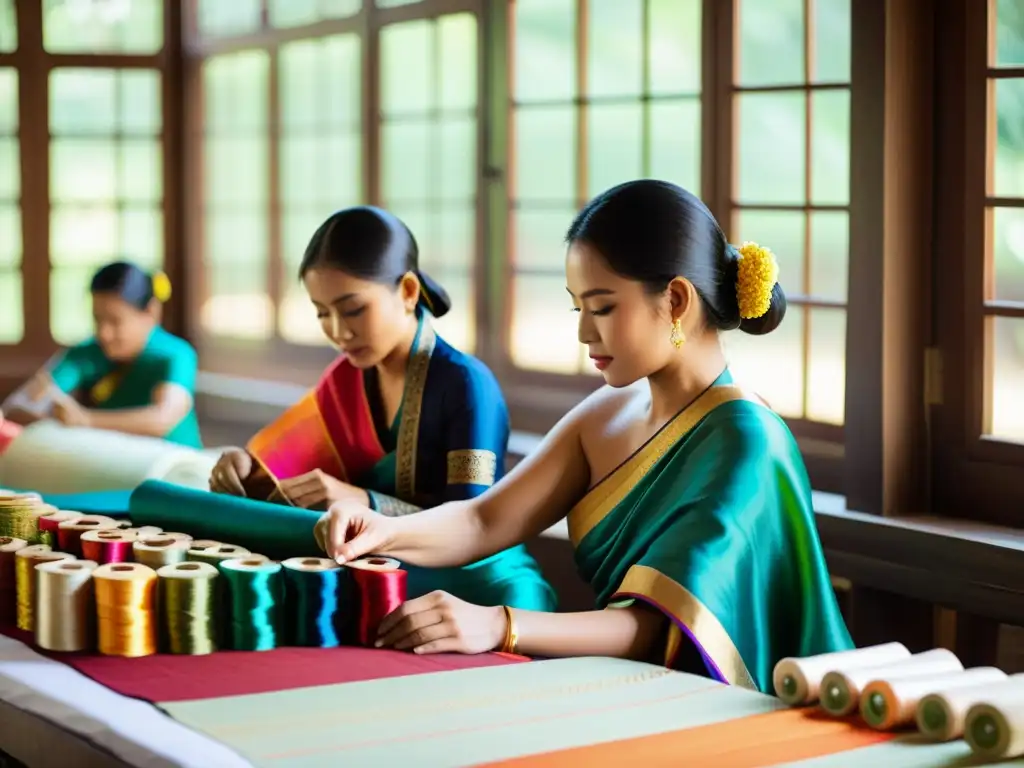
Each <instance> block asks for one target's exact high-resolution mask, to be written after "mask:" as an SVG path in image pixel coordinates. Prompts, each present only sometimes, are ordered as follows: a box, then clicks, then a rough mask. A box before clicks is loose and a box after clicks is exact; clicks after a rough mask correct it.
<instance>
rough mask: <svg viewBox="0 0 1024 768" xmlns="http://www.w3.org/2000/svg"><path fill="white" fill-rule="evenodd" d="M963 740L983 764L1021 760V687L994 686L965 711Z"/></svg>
mask: <svg viewBox="0 0 1024 768" xmlns="http://www.w3.org/2000/svg"><path fill="white" fill-rule="evenodd" d="M964 740H965V741H966V742H967V743H968V744H969V745H970V747H971V751H972V752H974V754H976V755H978V756H979V757H982V758H984V759H985V760H1008V759H1011V758H1014V757H1022V756H1024V684H1021V683H1019V682H1018V681H1017V680H1013V681H1011V682H1009V683H1007V684H1005V685H1000V686H993V687H992V688H990V689H989V692H988V693H987V694H985V696H984V697H983V698H982V699H981V700H980V701H978V702H976V703H975V704H973V705H972V706H971V708H970V709H969V710H967V717H966V719H965V720H964Z"/></svg>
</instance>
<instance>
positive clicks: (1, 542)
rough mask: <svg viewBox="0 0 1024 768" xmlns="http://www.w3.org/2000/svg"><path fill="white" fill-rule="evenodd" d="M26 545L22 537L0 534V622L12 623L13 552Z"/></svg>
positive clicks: (13, 600)
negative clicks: (16, 537)
mask: <svg viewBox="0 0 1024 768" xmlns="http://www.w3.org/2000/svg"><path fill="white" fill-rule="evenodd" d="M27 546H28V542H27V541H25V540H24V539H15V538H13V537H11V536H0V624H11V623H14V620H15V616H16V610H15V605H16V604H17V601H18V598H17V595H18V590H17V587H16V585H15V575H14V574H15V570H14V565H15V563H14V553H15V552H17V551H18V550H19V549H24V548H25V547H27Z"/></svg>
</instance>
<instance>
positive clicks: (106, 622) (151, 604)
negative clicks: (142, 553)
mask: <svg viewBox="0 0 1024 768" xmlns="http://www.w3.org/2000/svg"><path fill="white" fill-rule="evenodd" d="M92 578H93V584H94V587H95V590H96V635H97V640H98V642H97V646H98V648H99V652H100V653H102V654H103V655H105V656H126V657H138V656H151V655H152V654H154V653H156V647H157V631H156V630H157V614H156V610H155V604H156V585H157V578H156V571H154V570H153V569H152V568H150V567H149V566H146V565H142V564H141V563H110V564H108V565H101V566H100V567H99V568H97V569H96V570H95V571H93V575H92Z"/></svg>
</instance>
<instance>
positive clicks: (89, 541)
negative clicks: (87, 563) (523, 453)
mask: <svg viewBox="0 0 1024 768" xmlns="http://www.w3.org/2000/svg"><path fill="white" fill-rule="evenodd" d="M80 541H81V545H82V557H83V558H85V559H86V560H94V561H96V562H97V563H99V564H100V565H106V564H107V563H126V562H130V561H131V560H132V545H133V544H134V543H135V534H134V533H132V532H131V531H128V530H118V529H116V528H115V529H112V530H104V531H86V532H85V533H83V534H82V538H81V540H80Z"/></svg>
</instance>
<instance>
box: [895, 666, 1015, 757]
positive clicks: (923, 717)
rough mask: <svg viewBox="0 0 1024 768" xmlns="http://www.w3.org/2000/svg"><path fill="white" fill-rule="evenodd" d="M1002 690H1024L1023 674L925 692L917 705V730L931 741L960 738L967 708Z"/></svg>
mask: <svg viewBox="0 0 1024 768" xmlns="http://www.w3.org/2000/svg"><path fill="white" fill-rule="evenodd" d="M1003 688H1024V674H1018V675H1010V676H1009V677H1007V678H1006V679H1005V680H1002V681H1001V682H994V683H981V684H980V685H972V686H969V687H966V688H957V689H954V690H944V691H936V692H935V693H929V694H928V695H927V696H924V697H922V699H921V700H920V701H919V702H918V703H917V713H916V715H917V716H916V718H915V719H916V720H917V728H918V730H919V731H920V732H921V734H922V735H923V736H925V737H926V738H928V739H930V740H931V741H952V740H953V739H959V738H962V737H963V735H964V725H965V721H966V720H967V713H968V711H969V710H970V708H971V707H973V706H974V705H975V704H977V703H979V702H982V701H985V700H986V699H987V698H988V697H989V696H991V695H992V694H993V693H995V692H998V691H999V690H1001V689H1003Z"/></svg>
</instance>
